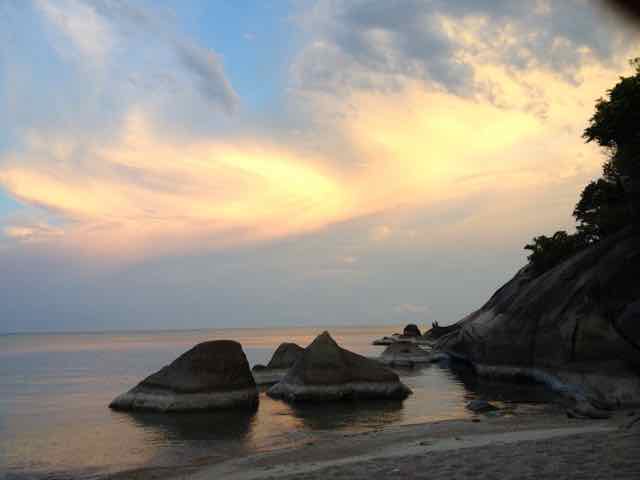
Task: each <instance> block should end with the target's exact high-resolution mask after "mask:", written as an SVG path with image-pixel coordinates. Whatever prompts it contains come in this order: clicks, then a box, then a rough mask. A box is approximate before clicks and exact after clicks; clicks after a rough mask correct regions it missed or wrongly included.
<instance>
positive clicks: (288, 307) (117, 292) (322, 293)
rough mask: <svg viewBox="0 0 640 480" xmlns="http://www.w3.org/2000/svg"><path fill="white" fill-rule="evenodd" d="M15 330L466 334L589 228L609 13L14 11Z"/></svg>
mask: <svg viewBox="0 0 640 480" xmlns="http://www.w3.org/2000/svg"><path fill="white" fill-rule="evenodd" d="M0 22H2V28H1V29H0V332H36V331H95V330H122V329H179V328H222V327H252V326H279V325H283V326H284V325H314V326H322V325H380V324H389V325H397V324H404V323H418V324H419V325H421V326H427V325H429V324H431V322H433V321H438V322H439V323H440V324H441V325H447V324H450V323H453V322H455V321H457V320H458V319H460V318H461V317H463V316H464V315H465V314H467V313H469V312H471V311H473V310H475V309H476V308H479V307H480V306H481V305H482V304H483V303H484V302H485V301H486V300H487V299H488V298H489V296H490V295H491V294H492V293H493V291H495V290H496V289H497V288H498V287H499V286H500V285H501V284H503V283H504V282H506V281H507V280H509V278H510V277H511V276H512V275H513V274H514V273H515V272H517V271H518V269H519V268H521V267H522V266H523V265H524V264H525V263H526V252H525V251H524V250H523V246H524V245H525V244H526V243H527V242H529V241H530V240H531V238H532V237H533V236H536V235H540V234H551V233H553V232H555V231H556V230H559V229H567V230H570V229H572V228H573V219H572V217H571V212H572V210H573V207H574V205H575V203H576V201H577V198H578V195H579V192H580V191H581V189H582V188H583V187H584V185H585V184H586V183H588V182H589V181H590V180H591V179H593V178H596V177H597V176H598V175H599V173H600V168H601V164H602V162H603V160H604V155H603V152H602V151H599V150H598V149H597V148H596V147H594V146H593V145H591V144H585V143H584V141H583V139H582V138H581V134H582V131H583V130H584V128H585V126H586V125H587V123H588V120H589V118H590V116H591V114H592V112H593V108H594V103H595V101H596V99H598V98H599V97H601V96H602V95H603V94H604V93H605V91H606V90H607V89H608V88H610V87H612V86H613V85H614V84H615V82H616V80H617V79H618V77H619V76H620V75H625V74H628V73H630V72H631V68H630V66H629V65H628V60H629V59H630V58H633V57H635V56H638V55H639V52H640V49H639V48H638V47H639V46H640V35H639V32H638V30H637V27H633V26H631V25H630V24H629V23H627V22H626V21H625V19H624V18H623V17H621V16H619V15H615V14H613V13H611V12H610V11H609V10H607V9H605V8H604V6H603V4H602V2H600V1H598V0H557V1H554V0H537V1H530V2H524V1H522V2H514V1H511V0H349V1H346V0H345V1H343V0H318V1H310V0H309V1H306V0H290V1H288V0H265V1H242V0H233V1H232V0H228V1H227V0H218V1H215V2H209V1H205V0H193V1H186V0H185V1H183V0H180V1H179V0H154V1H151V0H135V1H134V0H131V1H125V0H33V1H30V0H25V1H20V0H0Z"/></svg>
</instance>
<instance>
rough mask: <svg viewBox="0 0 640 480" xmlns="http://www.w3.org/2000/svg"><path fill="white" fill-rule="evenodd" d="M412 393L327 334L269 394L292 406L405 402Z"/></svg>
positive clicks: (393, 375) (395, 377) (380, 367)
mask: <svg viewBox="0 0 640 480" xmlns="http://www.w3.org/2000/svg"><path fill="white" fill-rule="evenodd" d="M410 393H411V390H410V389H409V388H408V387H407V386H406V385H404V384H403V383H402V382H400V379H399V377H398V375H397V374H396V373H395V372H393V371H391V370H389V369H388V368H387V367H385V366H383V365H381V364H380V363H378V362H376V361H375V360H371V359H368V358H365V357H363V356H361V355H358V354H356V353H353V352H350V351H348V350H345V349H343V348H341V347H340V346H338V344H337V343H336V342H335V341H334V340H333V338H331V336H330V335H329V333H328V332H324V333H322V334H321V335H319V336H318V337H317V338H316V339H315V340H314V341H313V342H312V343H311V345H309V346H308V347H307V348H305V350H304V352H303V353H302V355H301V356H300V358H299V359H298V361H297V362H296V363H295V365H294V366H293V367H291V369H289V371H288V372H287V374H286V375H285V377H284V378H283V379H282V380H281V381H280V382H279V383H277V384H276V385H274V386H273V387H271V388H270V389H269V390H268V392H267V394H268V395H269V396H271V397H274V398H282V399H284V400H288V401H293V402H295V401H325V400H346V399H358V400H359V399H382V398H386V399H404V398H406V397H407V396H408V395H409V394H410Z"/></svg>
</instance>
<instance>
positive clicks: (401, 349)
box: [380, 342, 434, 367]
mask: <svg viewBox="0 0 640 480" xmlns="http://www.w3.org/2000/svg"><path fill="white" fill-rule="evenodd" d="M432 361H434V360H433V358H432V356H431V355H430V354H429V352H427V351H425V350H423V349H422V348H420V347H419V346H417V345H416V344H414V343H409V342H396V343H394V344H392V345H389V346H388V347H387V348H386V349H385V351H384V352H382V355H380V362H382V363H384V364H385V365H391V366H396V367H412V366H414V365H415V364H420V363H431V362H432Z"/></svg>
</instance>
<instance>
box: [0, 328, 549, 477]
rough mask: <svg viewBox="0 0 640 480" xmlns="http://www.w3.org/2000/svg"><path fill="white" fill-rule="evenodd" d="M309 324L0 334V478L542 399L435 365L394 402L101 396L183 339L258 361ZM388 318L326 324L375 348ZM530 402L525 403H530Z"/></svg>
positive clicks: (183, 346) (126, 463)
mask: <svg viewBox="0 0 640 480" xmlns="http://www.w3.org/2000/svg"><path fill="white" fill-rule="evenodd" d="M320 330H321V329H318V328H272V329H237V330H232V329H225V330H198V331H173V332H139V333H131V332H126V333H98V334H96V333H87V334H84V333H78V334H51V335H49V334H47V335H4V336H0V478H7V479H12V478H15V479H26V478H49V479H52V478H70V477H71V478H99V477H100V476H103V475H104V474H105V473H113V472H116V471H120V470H125V469H131V468H141V467H155V466H167V465H179V464H188V463H193V462H198V461H212V460H216V459H218V458H219V459H223V458H227V457H229V456H235V455H242V454H244V453H247V452H251V451H256V450H261V449H268V448H273V447H277V446H281V445H286V444H291V443H295V442H300V441H305V439H308V438H309V436H311V435H313V432H315V431H319V430H327V429H333V430H335V429H339V430H344V431H345V432H347V431H358V430H366V429H373V428H380V427H382V426H385V425H401V424H410V423H419V422H425V421H435V420H443V419H452V418H464V417H466V416H468V415H469V413H468V412H467V411H466V410H465V408H464V405H465V403H466V402H467V401H468V400H469V399H472V398H478V397H482V398H486V399H489V400H497V401H507V402H522V401H526V402H528V403H526V404H522V405H520V407H519V408H531V407H530V404H531V403H532V402H538V401H544V400H546V396H545V394H544V393H543V392H542V391H541V390H540V389H539V388H537V387H531V386H518V387H515V386H505V385H501V384H495V383H491V384H490V383H486V382H485V383H482V382H479V381H478V380H477V379H474V378H473V377H472V376H470V375H468V374H465V372H464V371H452V370H450V369H448V368H443V367H440V366H437V365H433V366H428V367H425V368H423V369H420V370H417V371H405V372H401V371H400V372H399V373H400V375H401V376H402V379H403V381H404V382H405V383H406V384H407V385H409V386H410V387H411V388H412V389H413V391H414V394H413V395H412V396H410V397H409V398H408V399H407V400H405V401H404V402H402V403H398V402H374V403H366V404H357V405H355V404H332V405H331V408H326V406H325V407H318V406H304V407H297V406H296V407H292V406H290V405H287V404H285V403H282V402H279V401H274V400H271V399H270V398H268V397H267V396H266V395H264V393H263V394H261V397H260V406H259V408H258V411H257V412H255V413H253V414H244V413H231V412H224V413H213V414H182V415H162V414H127V413H116V412H112V411H111V410H109V409H108V408H107V405H108V403H109V402H110V401H111V400H112V399H113V397H115V396H116V395H117V394H119V393H121V392H123V391H125V390H127V389H129V388H130V387H132V386H133V385H135V384H136V383H137V382H138V381H140V380H141V379H142V378H144V377H145V376H146V375H148V374H150V373H152V372H153V371H155V370H158V369H159V368H160V367H161V366H163V365H165V364H167V363H169V362H171V361H172V360H173V359H174V358H175V357H176V356H178V355H179V354H180V353H182V352H184V351H185V350H187V349H189V348H191V347H192V346H193V345H194V344H196V343H198V342H201V341H204V340H212V339H222V338H231V339H235V340H238V341H239V342H241V343H242V345H243V348H244V351H245V353H246V354H247V357H248V359H249V362H250V363H251V364H252V365H253V364H255V363H266V362H267V361H268V359H269V358H270V356H271V354H272V353H273V351H274V349H275V348H276V347H277V346H278V345H279V344H280V343H281V342H283V341H293V342H296V343H298V344H299V345H303V346H306V345H307V344H308V343H309V342H310V341H311V340H313V338H314V337H315V335H317V334H318V333H320ZM396 330H398V327H377V328H362V327H358V328H345V327H340V328H332V329H330V331H331V333H332V335H333V336H334V338H335V339H336V340H337V341H338V342H339V343H340V344H341V345H342V346H344V347H345V348H348V349H350V350H353V351H355V352H358V353H361V354H363V355H368V356H371V355H377V354H379V353H380V352H381V351H382V349H383V348H384V347H375V346H372V345H371V340H373V339H374V338H377V337H380V336H383V335H387V334H390V333H392V332H393V331H396ZM533 408H535V407H533Z"/></svg>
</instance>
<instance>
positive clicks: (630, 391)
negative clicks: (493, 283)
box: [434, 229, 640, 406]
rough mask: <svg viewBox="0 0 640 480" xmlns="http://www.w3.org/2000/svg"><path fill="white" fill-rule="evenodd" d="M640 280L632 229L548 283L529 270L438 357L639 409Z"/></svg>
mask: <svg viewBox="0 0 640 480" xmlns="http://www.w3.org/2000/svg"><path fill="white" fill-rule="evenodd" d="M638 279H640V234H639V233H637V232H634V231H633V230H631V229H626V230H625V231H622V232H620V233H619V234H616V235H614V236H612V237H610V238H608V239H605V240H603V241H601V242H599V243H598V244H596V245H593V246H591V247H589V248H588V249H586V250H584V251H582V252H580V253H578V254H577V255H575V256H573V257H571V258H569V259H567V260H566V261H564V262H562V263H561V264H559V265H557V266H556V267H555V268H553V269H551V270H549V271H547V272H545V273H543V274H542V275H535V274H534V272H532V271H531V269H530V268H528V267H525V268H523V269H522V270H520V271H519V272H518V273H517V274H516V275H515V276H514V277H513V279H511V280H510V281H509V282H507V283H506V284H505V285H504V286H503V287H501V288H500V289H499V290H498V291H497V292H496V293H495V294H494V295H493V296H492V297H491V299H490V300H489V301H488V302H487V303H486V304H485V305H484V306H483V307H482V308H480V309H479V310H477V311H475V312H473V313H472V314H470V315H469V316H467V317H465V318H463V319H462V320H461V321H460V322H458V324H457V329H452V331H451V332H448V333H445V334H444V335H443V336H442V337H441V338H440V339H439V340H438V341H437V342H436V343H435V345H434V350H439V351H442V352H446V353H448V354H450V355H451V356H452V358H459V359H463V360H465V361H468V362H470V363H471V364H473V365H474V366H475V367H476V371H478V372H485V374H489V375H492V374H496V373H497V372H498V371H502V372H503V373H504V372H508V371H517V372H518V375H523V376H529V377H531V378H545V379H546V380H544V381H545V383H548V384H549V385H556V386H558V388H561V387H559V386H560V385H561V384H562V382H567V383H566V385H570V386H572V387H571V388H570V389H569V390H571V389H572V388H573V387H581V388H582V387H584V388H583V390H584V391H585V392H586V395H587V397H588V398H589V402H592V403H593V402H599V401H602V402H605V403H607V404H609V405H615V406H618V405H619V406H625V405H635V404H638V403H640V376H639V375H638V373H637V372H638V371H639V369H640V348H639V346H638V345H637V341H636V340H637V339H638V333H639V331H638V329H639V327H638V321H637V318H638V312H639V310H640V307H639V302H640V281H639V280H638ZM571 372H573V373H571Z"/></svg>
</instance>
